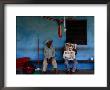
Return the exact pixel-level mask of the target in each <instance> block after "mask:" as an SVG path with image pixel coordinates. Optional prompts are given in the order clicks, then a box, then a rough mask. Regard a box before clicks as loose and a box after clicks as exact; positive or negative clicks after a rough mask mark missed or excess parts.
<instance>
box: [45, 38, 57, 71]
mask: <svg viewBox="0 0 110 90" xmlns="http://www.w3.org/2000/svg"><path fill="white" fill-rule="evenodd" d="M52 42H53V41H52V40H47V41H46V46H45V48H44V60H43V73H46V70H47V66H48V63H52V65H53V69H54V71H55V73H56V70H57V62H56V60H55V49H54V48H53V47H52Z"/></svg>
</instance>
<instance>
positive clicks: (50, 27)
mask: <svg viewBox="0 0 110 90" xmlns="http://www.w3.org/2000/svg"><path fill="white" fill-rule="evenodd" d="M55 18H63V17H55ZM74 19H78V20H81V19H86V20H87V45H78V54H77V56H76V57H77V59H78V60H88V59H90V57H92V56H93V57H94V17H93V16H75V17H74ZM62 28H64V27H63V24H62ZM63 30H64V29H62V38H61V39H59V38H58V32H57V24H56V23H55V22H54V21H50V20H47V19H45V18H42V17H40V16H36V17H28V16H26V17H25V16H17V17H16V35H17V39H16V41H17V42H16V44H17V45H16V50H17V51H16V57H17V58H19V57H30V58H31V60H37V59H38V52H37V47H38V45H37V44H38V42H37V40H38V37H39V39H40V45H39V46H40V54H39V56H40V60H43V58H44V55H43V48H44V42H45V40H47V39H52V40H53V47H55V48H62V47H63V46H64V43H65V40H66V32H64V31H63ZM56 59H57V60H62V53H61V51H59V50H56ZM80 67H81V66H80ZM88 67H89V66H88Z"/></svg>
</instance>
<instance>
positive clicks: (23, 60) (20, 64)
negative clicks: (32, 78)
mask: <svg viewBox="0 0 110 90" xmlns="http://www.w3.org/2000/svg"><path fill="white" fill-rule="evenodd" d="M29 60H30V58H28V57H22V58H18V59H17V60H16V68H23V65H24V64H25V63H28V62H29Z"/></svg>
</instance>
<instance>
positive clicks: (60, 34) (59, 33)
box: [58, 25, 62, 38]
mask: <svg viewBox="0 0 110 90" xmlns="http://www.w3.org/2000/svg"><path fill="white" fill-rule="evenodd" d="M58 37H59V38H62V27H61V25H58Z"/></svg>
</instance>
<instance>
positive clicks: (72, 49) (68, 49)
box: [63, 43, 77, 72]
mask: <svg viewBox="0 0 110 90" xmlns="http://www.w3.org/2000/svg"><path fill="white" fill-rule="evenodd" d="M76 53H77V50H76V44H71V43H66V44H65V50H64V53H63V58H64V60H65V66H66V71H67V72H70V69H71V71H72V72H75V71H76V65H77V61H76V57H75V55H76Z"/></svg>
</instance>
